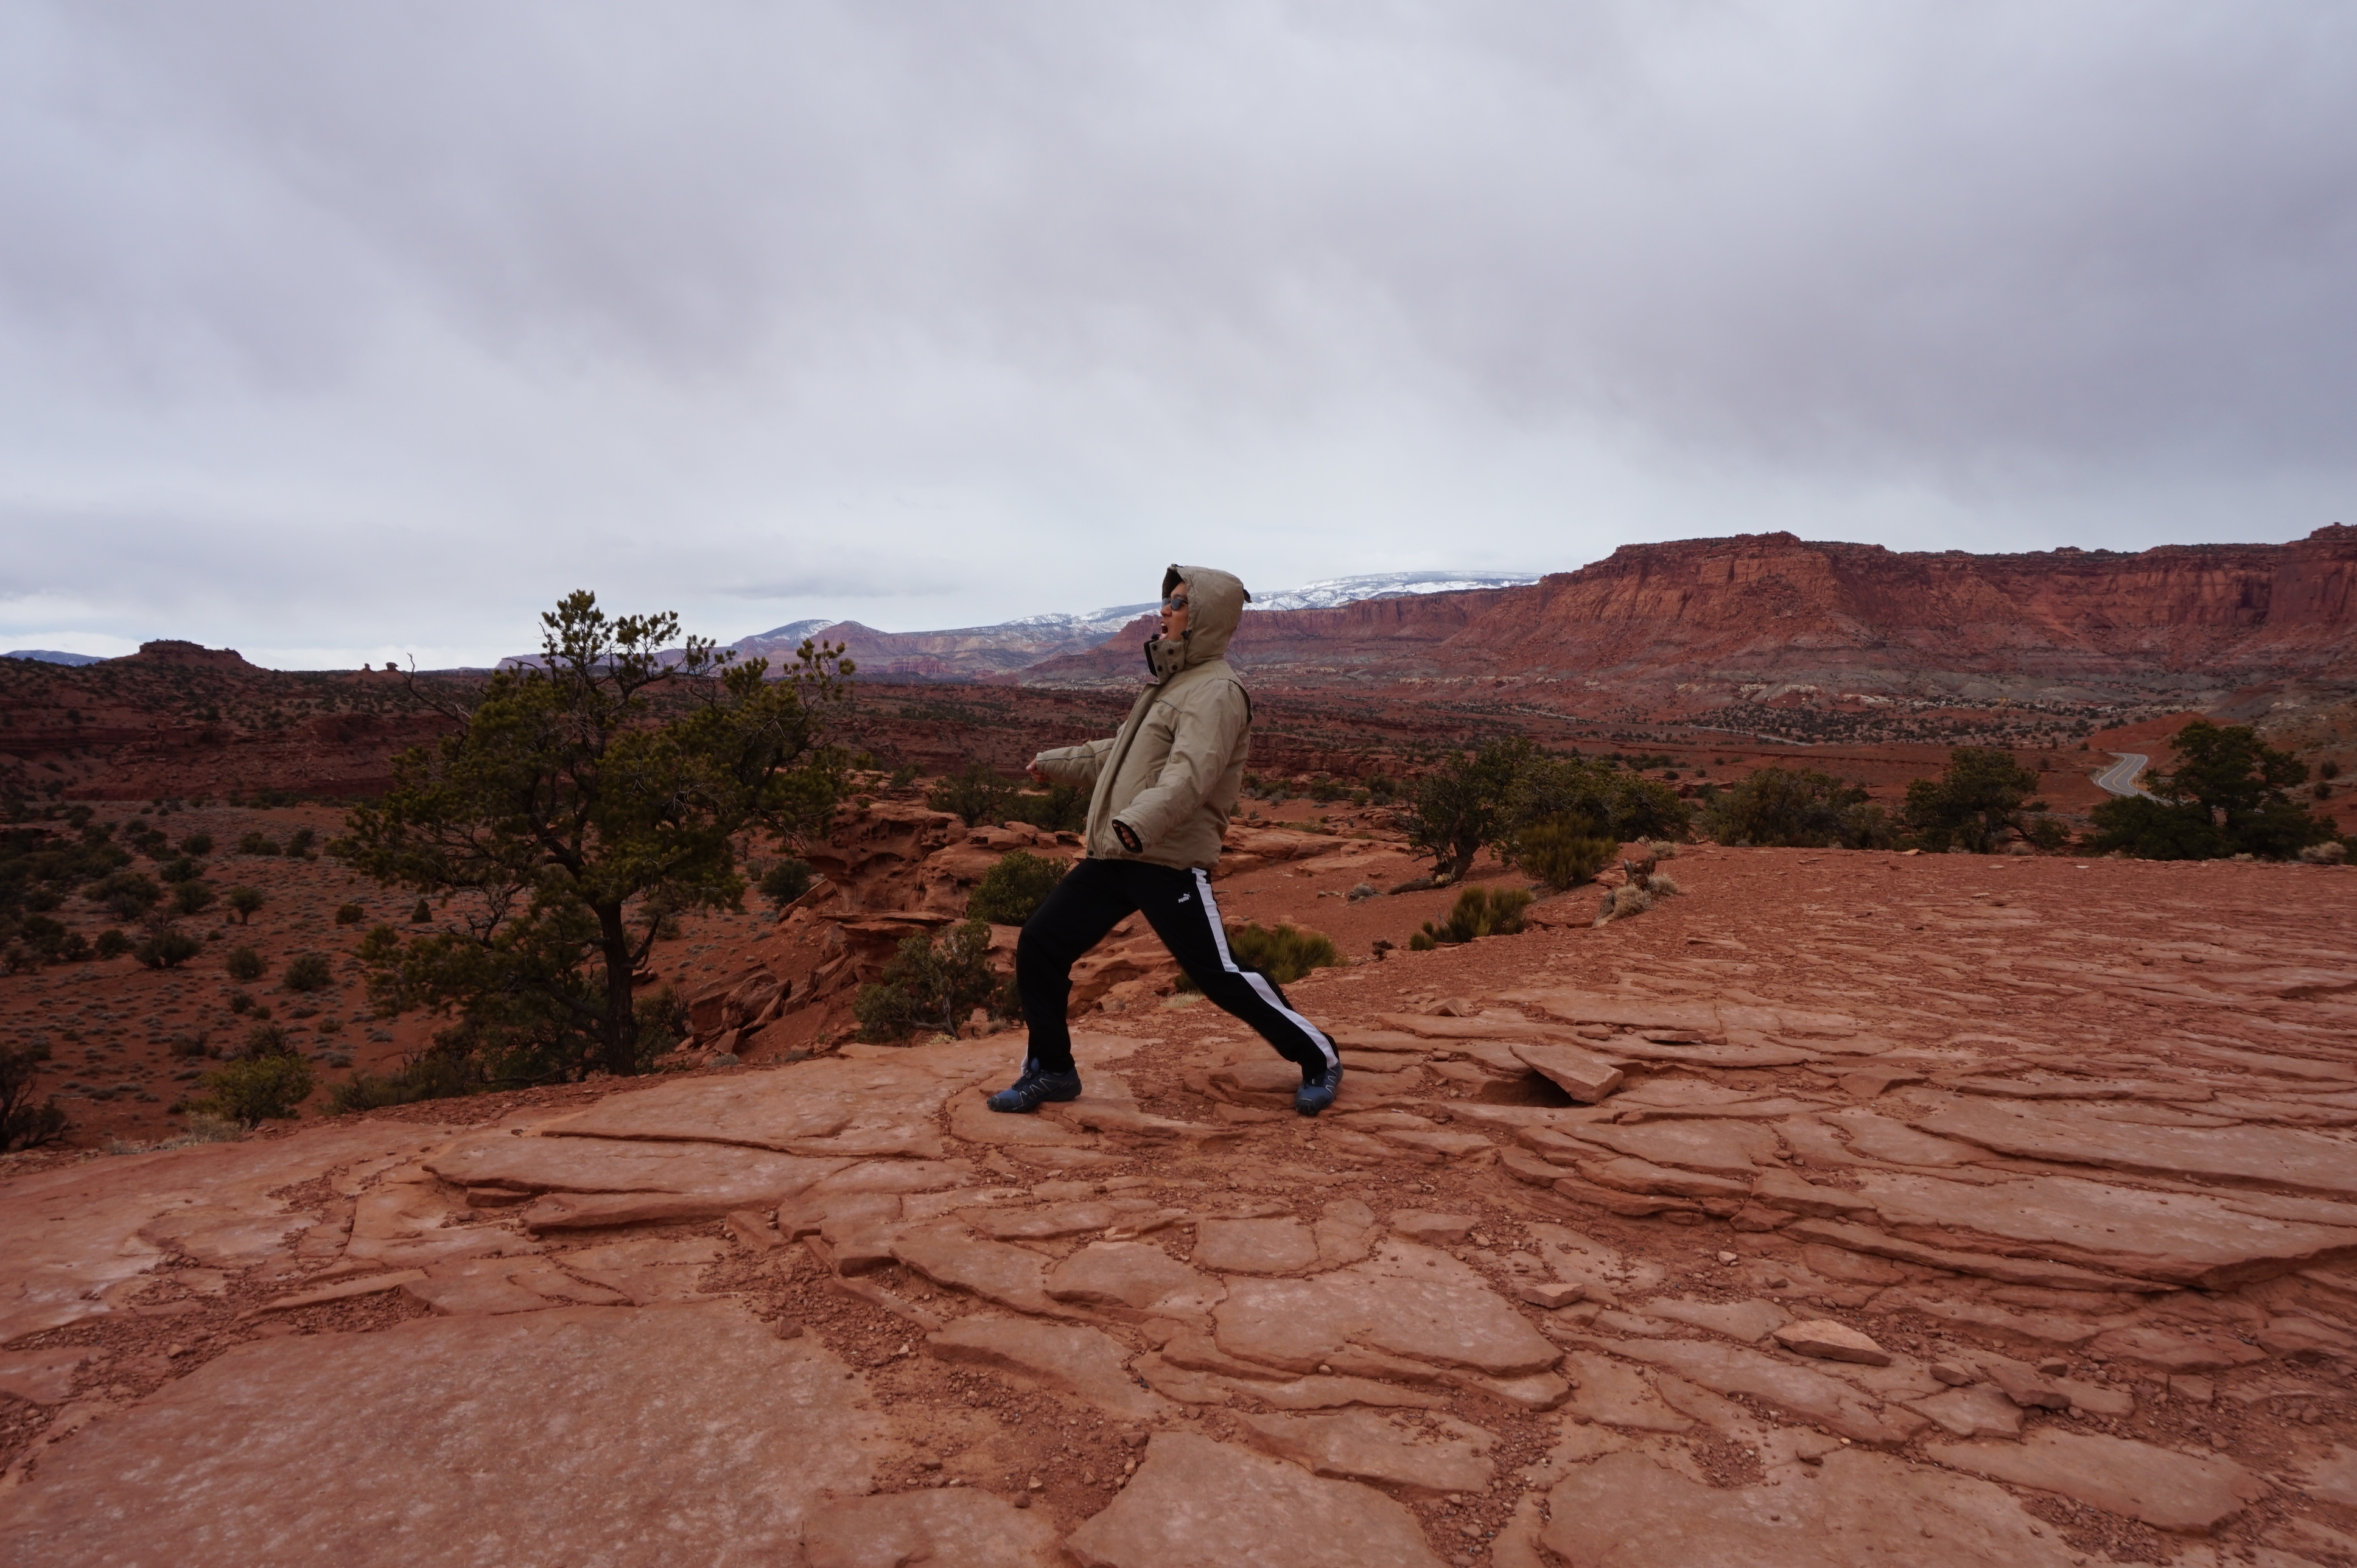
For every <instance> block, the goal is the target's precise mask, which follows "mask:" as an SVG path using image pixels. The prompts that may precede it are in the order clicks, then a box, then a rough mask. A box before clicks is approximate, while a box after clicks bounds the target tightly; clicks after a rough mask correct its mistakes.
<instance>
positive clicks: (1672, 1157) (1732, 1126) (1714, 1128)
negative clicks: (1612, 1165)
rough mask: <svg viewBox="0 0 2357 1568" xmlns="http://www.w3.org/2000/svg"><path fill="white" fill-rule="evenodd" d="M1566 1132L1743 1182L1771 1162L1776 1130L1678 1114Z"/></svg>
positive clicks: (1657, 1160) (1628, 1152) (1648, 1158)
mask: <svg viewBox="0 0 2357 1568" xmlns="http://www.w3.org/2000/svg"><path fill="white" fill-rule="evenodd" d="M1572 1131H1573V1135H1574V1136H1576V1137H1577V1138H1578V1139H1579V1140H1580V1141H1581V1142H1583V1143H1588V1144H1601V1145H1603V1146H1604V1147H1605V1148H1608V1149H1610V1150H1612V1151H1613V1152H1614V1153H1616V1154H1622V1155H1631V1156H1632V1157H1634V1158H1636V1159H1640V1160H1646V1161H1650V1162H1652V1164H1654V1165H1677V1166H1681V1167H1683V1168H1684V1169H1686V1170H1693V1171H1707V1172H1709V1173H1711V1174H1712V1175H1715V1176H1736V1177H1740V1178H1741V1179H1743V1180H1744V1181H1745V1182H1747V1183H1748V1182H1749V1180H1750V1179H1751V1176H1752V1175H1753V1173H1754V1172H1756V1171H1758V1170H1760V1168H1761V1167H1763V1166H1766V1165H1773V1164H1774V1163H1775V1158H1776V1150H1777V1148H1778V1144H1777V1142H1776V1134H1775V1133H1773V1132H1772V1131H1770V1129H1768V1128H1766V1127H1763V1126H1761V1125H1760V1123H1758V1122H1738V1121H1733V1120H1727V1121H1706V1120H1695V1119H1687V1118H1681V1119H1679V1120H1676V1121H1671V1122H1640V1123H1639V1124H1637V1125H1636V1126H1634V1127H1616V1126H1612V1125H1609V1124H1598V1125H1594V1126H1587V1127H1580V1128H1577V1129H1576V1130H1572Z"/></svg>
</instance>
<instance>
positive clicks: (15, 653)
mask: <svg viewBox="0 0 2357 1568" xmlns="http://www.w3.org/2000/svg"><path fill="white" fill-rule="evenodd" d="M0 658H7V659H30V660H33V661H34V662H36V663H38V664H75V665H80V664H103V663H104V662H106V660H105V656H104V655H102V654H97V653H60V652H59V651H58V650H56V649H54V648H12V649H10V650H8V651H7V652H6V653H5V654H0Z"/></svg>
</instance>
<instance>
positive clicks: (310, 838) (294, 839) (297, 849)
mask: <svg viewBox="0 0 2357 1568" xmlns="http://www.w3.org/2000/svg"><path fill="white" fill-rule="evenodd" d="M318 842H319V833H318V830H317V829H316V828H296V830H295V831H294V832H291V833H288V834H287V835H286V853H287V854H291V855H293V856H295V857H296V859H298V860H317V858H318V856H317V854H314V853H313V852H312V848H311V846H312V845H313V844H316V843H318Z"/></svg>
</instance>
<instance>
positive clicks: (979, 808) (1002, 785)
mask: <svg viewBox="0 0 2357 1568" xmlns="http://www.w3.org/2000/svg"><path fill="white" fill-rule="evenodd" d="M1016 794H1017V790H1016V788H1015V786H1014V785H1012V784H1010V783H1008V782H1007V781H1006V779H1001V778H1000V777H999V776H998V775H997V774H996V773H994V772H993V771H991V769H990V768H989V766H988V765H987V764H985V763H980V762H976V763H974V764H971V765H970V766H968V767H967V768H965V770H964V771H963V772H961V773H954V774H952V775H951V776H950V777H949V778H947V779H942V781H941V782H940V783H939V784H936V785H934V786H933V788H932V789H931V791H930V792H928V793H927V794H926V796H925V804H926V805H928V806H931V808H932V809H933V810H934V811H952V812H954V813H956V815H957V818H958V820H959V821H960V822H963V823H965V825H966V826H967V827H970V828H974V827H980V826H982V825H983V824H985V822H994V823H995V822H1005V821H1006V820H1007V815H1006V813H1007V811H1008V809H1009V808H1010V807H1011V806H1013V805H1014V803H1015V796H1016Z"/></svg>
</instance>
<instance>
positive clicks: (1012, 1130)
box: [950, 1075, 1298, 1149]
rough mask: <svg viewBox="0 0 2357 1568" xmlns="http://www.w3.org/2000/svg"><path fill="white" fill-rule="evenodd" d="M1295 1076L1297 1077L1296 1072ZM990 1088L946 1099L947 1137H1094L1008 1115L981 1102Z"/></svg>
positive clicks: (1037, 1142) (985, 1140)
mask: <svg viewBox="0 0 2357 1568" xmlns="http://www.w3.org/2000/svg"><path fill="white" fill-rule="evenodd" d="M1297 1076H1298V1075H1297ZM992 1092H993V1091H992V1090H987V1089H975V1090H967V1091H966V1092H964V1093H962V1094H960V1095H959V1096H958V1097H957V1098H956V1099H955V1100H952V1101H951V1102H950V1136H951V1137H952V1138H955V1139H957V1140H958V1141H959V1142H961V1143H966V1144H1030V1145H1032V1146H1034V1147H1043V1148H1068V1149H1086V1148H1093V1147H1094V1146H1095V1145H1096V1142H1097V1140H1096V1139H1094V1138H1092V1137H1091V1136H1089V1135H1088V1134H1087V1133H1084V1132H1082V1131H1081V1130H1080V1129H1079V1128H1077V1127H1072V1126H1069V1125H1067V1124H1066V1123H1064V1122H1060V1121H1057V1120H1055V1119H1054V1118H1052V1117H1048V1116H1010V1115H1006V1114H1005V1113H1003V1112H996V1111H993V1110H992V1109H991V1108H990V1107H989V1106H988V1105H986V1104H985V1103H984V1101H985V1100H987V1099H988V1098H989V1096H990V1094H991V1093H992Z"/></svg>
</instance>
